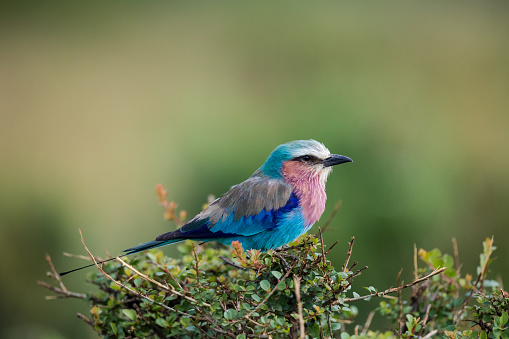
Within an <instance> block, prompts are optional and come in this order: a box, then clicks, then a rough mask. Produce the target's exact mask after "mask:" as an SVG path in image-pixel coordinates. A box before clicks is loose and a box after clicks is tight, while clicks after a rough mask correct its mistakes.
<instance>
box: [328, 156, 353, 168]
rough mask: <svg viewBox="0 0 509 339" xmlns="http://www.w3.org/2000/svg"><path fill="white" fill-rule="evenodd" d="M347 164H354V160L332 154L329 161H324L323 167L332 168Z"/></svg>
mask: <svg viewBox="0 0 509 339" xmlns="http://www.w3.org/2000/svg"><path fill="white" fill-rule="evenodd" d="M345 162H353V160H352V159H350V158H349V157H345V156H344V155H337V154H331V155H330V156H329V157H328V158H327V159H325V160H324V161H323V166H324V167H330V166H334V165H339V164H343V163H345Z"/></svg>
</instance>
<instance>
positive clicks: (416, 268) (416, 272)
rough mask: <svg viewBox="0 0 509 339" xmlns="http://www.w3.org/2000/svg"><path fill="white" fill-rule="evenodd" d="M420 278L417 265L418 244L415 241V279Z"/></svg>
mask: <svg viewBox="0 0 509 339" xmlns="http://www.w3.org/2000/svg"><path fill="white" fill-rule="evenodd" d="M418 278H419V272H418V266H417V246H416V245H415V243H414V279H418Z"/></svg>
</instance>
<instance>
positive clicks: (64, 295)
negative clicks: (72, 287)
mask: <svg viewBox="0 0 509 339" xmlns="http://www.w3.org/2000/svg"><path fill="white" fill-rule="evenodd" d="M37 285H39V286H42V287H44V288H47V289H48V290H50V291H53V292H55V293H58V294H59V295H48V296H46V300H52V299H60V298H76V299H86V298H87V295H86V294H83V293H76V292H71V291H69V290H67V289H66V290H65V291H64V290H62V289H61V288H58V287H55V286H53V285H50V284H48V283H47V282H45V281H37Z"/></svg>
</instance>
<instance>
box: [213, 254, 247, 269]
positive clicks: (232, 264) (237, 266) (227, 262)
mask: <svg viewBox="0 0 509 339" xmlns="http://www.w3.org/2000/svg"><path fill="white" fill-rule="evenodd" d="M219 259H221V260H223V261H224V263H225V264H227V265H230V266H233V267H235V268H238V269H239V270H245V269H246V268H245V267H242V266H240V265H237V264H236V263H234V262H233V261H231V260H228V259H227V258H225V257H223V256H219Z"/></svg>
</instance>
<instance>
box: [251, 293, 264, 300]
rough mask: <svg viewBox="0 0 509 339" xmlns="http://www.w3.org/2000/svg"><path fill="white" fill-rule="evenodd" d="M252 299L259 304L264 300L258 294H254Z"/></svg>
mask: <svg viewBox="0 0 509 339" xmlns="http://www.w3.org/2000/svg"><path fill="white" fill-rule="evenodd" d="M251 298H252V299H253V300H254V301H257V302H259V301H260V300H262V299H261V298H260V297H259V296H258V294H256V293H253V295H252V296H251Z"/></svg>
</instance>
